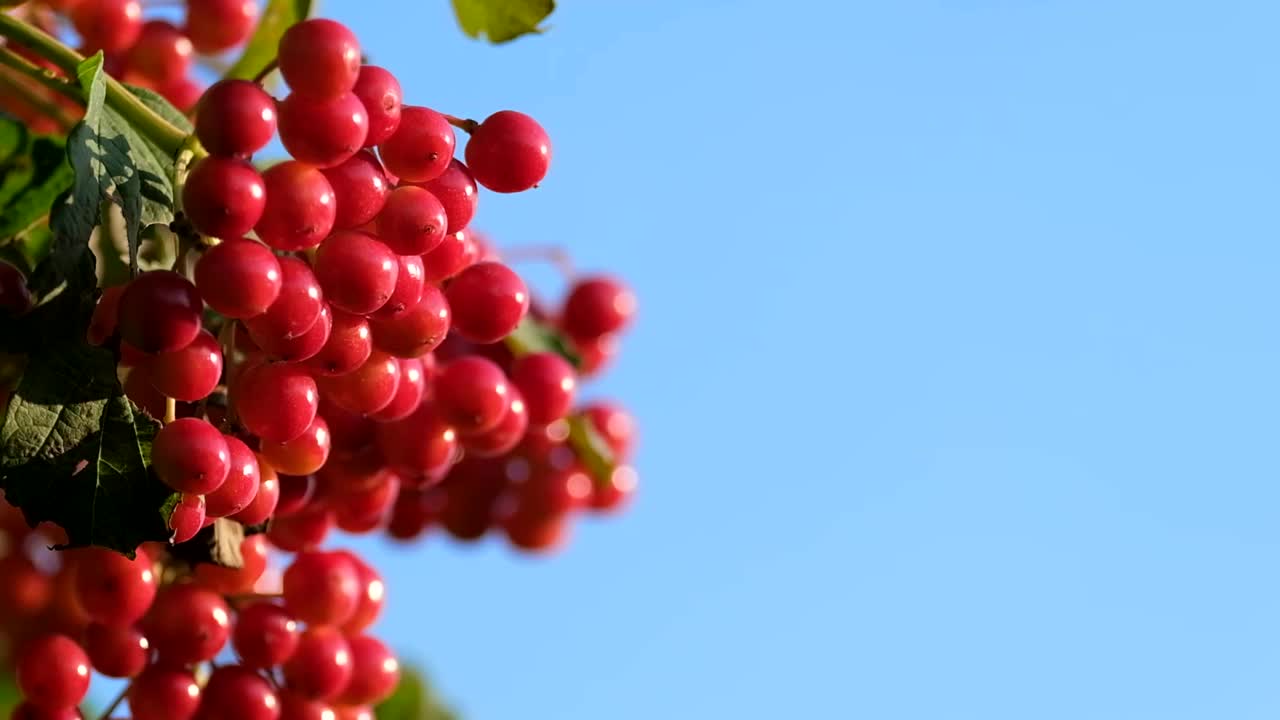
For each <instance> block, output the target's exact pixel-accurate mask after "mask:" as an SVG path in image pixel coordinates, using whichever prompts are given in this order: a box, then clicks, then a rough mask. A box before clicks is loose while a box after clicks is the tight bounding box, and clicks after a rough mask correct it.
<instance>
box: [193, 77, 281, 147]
mask: <svg viewBox="0 0 1280 720" xmlns="http://www.w3.org/2000/svg"><path fill="white" fill-rule="evenodd" d="M275 132H276V103H275V100H274V99H272V97H271V96H270V95H268V94H267V92H266V91H265V90H263V89H262V86H261V85H258V84H257V83H254V82H249V81H248V80H222V81H220V82H216V83H214V84H213V85H210V86H209V89H208V90H206V91H205V93H204V97H202V98H201V99H200V104H199V106H198V107H197V109H196V137H197V138H199V139H200V144H201V145H204V148H205V149H206V150H208V151H209V152H210V153H212V154H214V155H242V156H249V155H252V154H254V153H256V152H258V151H259V150H261V149H262V148H263V147H265V146H266V144H267V143H269V142H271V138H272V137H273V136H274V135H275Z"/></svg>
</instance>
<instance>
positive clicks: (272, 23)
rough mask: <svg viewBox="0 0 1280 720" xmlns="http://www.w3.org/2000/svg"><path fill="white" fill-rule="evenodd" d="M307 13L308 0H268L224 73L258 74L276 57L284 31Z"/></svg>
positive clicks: (234, 75)
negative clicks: (237, 55)
mask: <svg viewBox="0 0 1280 720" xmlns="http://www.w3.org/2000/svg"><path fill="white" fill-rule="evenodd" d="M309 15H311V0H268V2H267V6H266V8H265V9H263V11H262V19H261V20H259V21H258V27H257V29H256V30H254V31H253V36H252V37H250V38H249V42H248V43H247V44H245V46H244V52H242V53H241V54H240V58H239V59H238V60H236V61H235V63H234V64H233V65H232V66H231V68H230V69H229V70H227V73H226V75H224V76H223V77H224V78H228V79H236V80H252V79H254V78H255V77H257V76H258V74H259V73H261V72H262V71H263V70H266V69H267V66H268V65H270V64H271V63H272V61H274V60H275V59H276V52H277V50H278V49H279V47H280V38H281V36H283V35H284V31H285V30H288V29H289V28H290V26H292V25H293V24H294V23H297V22H301V21H303V20H306V19H307V17H308V16H309Z"/></svg>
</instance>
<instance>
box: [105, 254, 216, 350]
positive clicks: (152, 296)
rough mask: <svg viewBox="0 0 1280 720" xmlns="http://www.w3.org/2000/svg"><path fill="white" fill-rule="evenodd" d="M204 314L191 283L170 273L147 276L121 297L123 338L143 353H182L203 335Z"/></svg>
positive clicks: (120, 310) (156, 272)
mask: <svg viewBox="0 0 1280 720" xmlns="http://www.w3.org/2000/svg"><path fill="white" fill-rule="evenodd" d="M203 310H204V305H203V304H202V303H201V302H200V293H199V292H198V291H197V290H196V286H195V285H192V284H191V281H190V280H188V279H186V278H184V277H182V276H181V275H179V274H178V273H175V272H172V271H169V270H152V271H151V272H145V273H143V274H141V275H139V276H138V277H136V278H134V279H133V280H132V281H131V282H130V283H129V285H128V286H126V287H125V289H124V294H122V295H121V296H120V305H119V308H118V310H117V318H118V319H117V323H118V328H119V330H120V337H121V338H122V339H124V341H125V342H127V343H129V344H130V345H133V346H134V347H136V348H138V349H139V350H142V351H143V352H149V353H158V352H172V351H174V350H181V349H182V348H184V347H186V346H187V345H189V344H190V343H191V341H192V340H195V339H196V335H198V334H199V333H200V323H201V312H202V311H203Z"/></svg>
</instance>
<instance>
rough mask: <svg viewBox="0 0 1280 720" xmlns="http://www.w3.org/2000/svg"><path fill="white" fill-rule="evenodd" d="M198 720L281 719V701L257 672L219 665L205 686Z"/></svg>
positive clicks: (244, 668) (235, 666)
mask: <svg viewBox="0 0 1280 720" xmlns="http://www.w3.org/2000/svg"><path fill="white" fill-rule="evenodd" d="M197 717H198V718H200V720H229V719H234V720H280V699H279V698H278V697H277V696H276V693H275V691H274V690H272V689H271V686H270V685H269V684H267V681H266V680H263V679H262V676H261V675H259V674H258V673H256V672H254V671H253V670H250V669H249V668H246V667H244V666H241V665H221V666H219V667H218V668H217V669H215V670H214V671H213V674H211V675H210V676H209V682H208V684H207V685H205V686H204V693H203V698H202V699H201V702H200V711H199V715H198V716H197Z"/></svg>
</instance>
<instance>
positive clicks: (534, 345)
mask: <svg viewBox="0 0 1280 720" xmlns="http://www.w3.org/2000/svg"><path fill="white" fill-rule="evenodd" d="M506 344H507V347H508V348H510V349H511V352H513V353H515V354H516V355H527V354H529V353H535V352H553V353H558V354H559V355H560V356H561V357H563V358H564V359H565V360H568V361H569V364H570V365H572V366H574V367H575V368H578V367H581V366H582V356H581V355H579V354H578V351H577V349H575V348H574V347H573V342H572V341H571V340H569V338H568V337H566V336H565V335H563V334H562V333H561V332H560V331H559V330H557V329H556V328H555V327H554V326H552V325H549V324H547V323H544V322H541V321H539V320H535V319H534V318H533V317H532V316H529V315H526V316H525V317H524V319H523V320H521V321H520V324H519V325H518V326H516V329H515V332H513V333H511V334H510V335H508V336H507V337H506Z"/></svg>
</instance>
